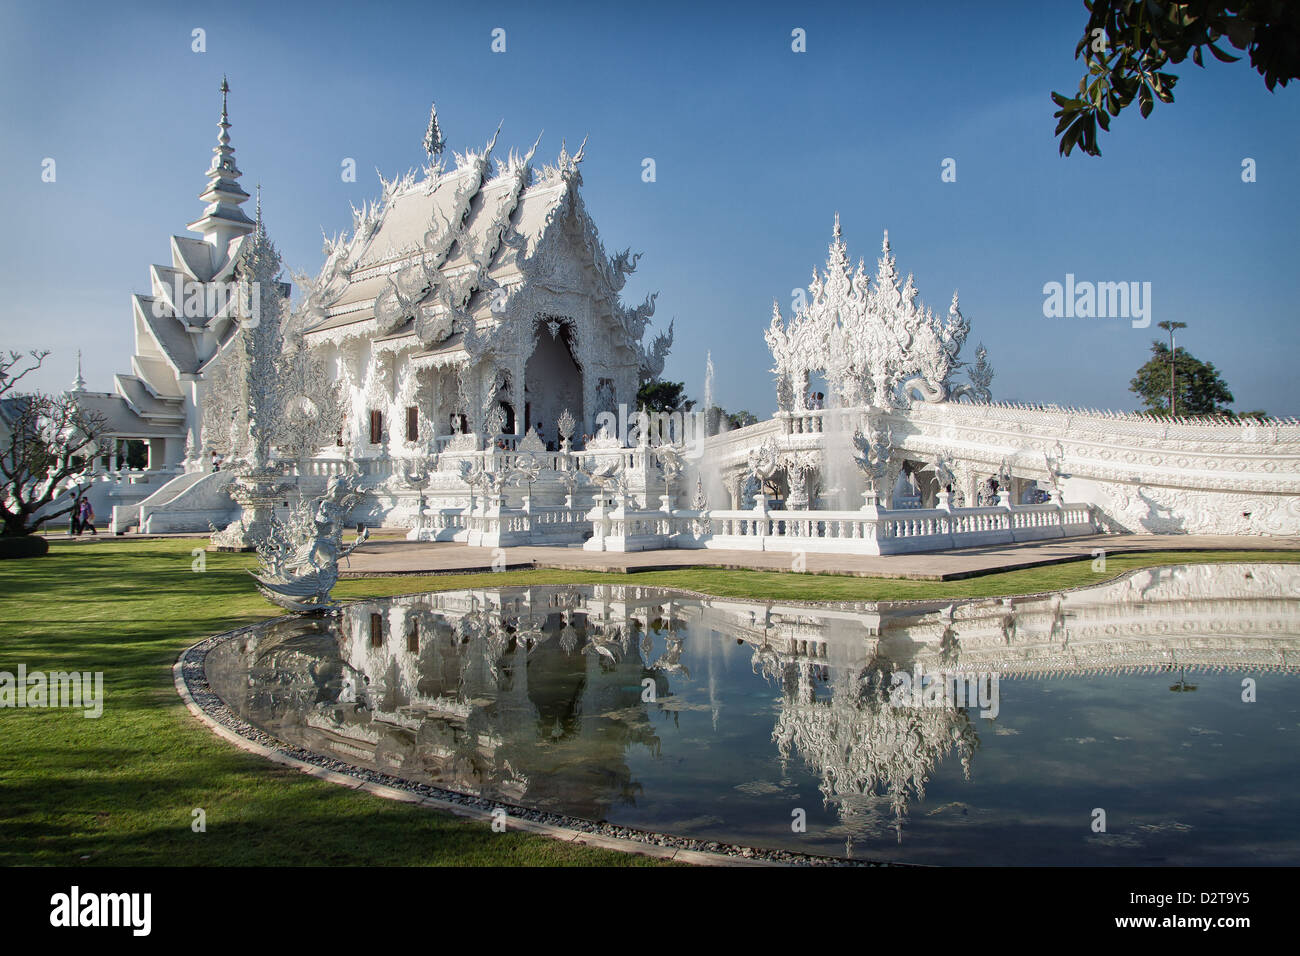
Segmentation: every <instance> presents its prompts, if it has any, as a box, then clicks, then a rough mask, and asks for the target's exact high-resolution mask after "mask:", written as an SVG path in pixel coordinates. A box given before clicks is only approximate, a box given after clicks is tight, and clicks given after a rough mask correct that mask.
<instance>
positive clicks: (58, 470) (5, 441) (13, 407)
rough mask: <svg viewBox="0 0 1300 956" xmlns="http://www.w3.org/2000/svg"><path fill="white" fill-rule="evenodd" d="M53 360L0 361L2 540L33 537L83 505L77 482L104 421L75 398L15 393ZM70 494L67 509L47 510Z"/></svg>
mask: <svg viewBox="0 0 1300 956" xmlns="http://www.w3.org/2000/svg"><path fill="white" fill-rule="evenodd" d="M49 354H50V353H49V352H48V351H32V352H29V353H28V354H27V355H23V354H22V353H21V352H10V353H8V355H7V356H0V418H2V420H0V522H2V524H3V526H2V527H0V536H20V535H29V534H33V533H34V532H36V531H37V530H38V529H39V528H40V527H41V525H43V524H45V522H47V521H51V520H53V519H55V518H58V517H61V516H63V515H66V514H67V513H68V512H70V511H71V510H72V509H73V508H74V507H75V506H76V505H77V504H78V503H79V499H80V497H81V489H80V487H78V485H77V482H76V480H75V479H76V477H77V476H79V475H80V474H81V472H82V471H83V470H84V469H85V466H86V459H87V457H88V456H89V455H90V453H91V452H92V451H94V450H95V442H96V439H97V438H99V436H100V435H101V434H102V433H103V431H104V428H105V422H104V418H103V416H102V415H100V414H98V413H97V412H88V411H86V410H85V409H83V408H81V407H80V405H78V403H77V401H76V398H75V396H74V395H72V394H67V393H65V394H62V395H46V394H43V393H41V392H26V393H19V392H17V391H16V388H17V385H18V383H19V382H20V381H21V380H22V379H23V378H24V377H26V376H27V375H29V374H31V373H32V372H34V371H36V370H37V369H38V368H40V367H41V364H42V363H43V362H44V361H45V357H46V356H47V355H49ZM69 491H70V492H72V494H71V496H70V498H69V500H68V502H67V503H66V504H65V505H63V506H61V507H58V508H53V509H50V508H47V506H48V505H50V504H51V503H52V502H54V501H55V500H56V499H58V498H59V497H60V496H61V495H63V494H64V492H69ZM38 512H39V514H38Z"/></svg>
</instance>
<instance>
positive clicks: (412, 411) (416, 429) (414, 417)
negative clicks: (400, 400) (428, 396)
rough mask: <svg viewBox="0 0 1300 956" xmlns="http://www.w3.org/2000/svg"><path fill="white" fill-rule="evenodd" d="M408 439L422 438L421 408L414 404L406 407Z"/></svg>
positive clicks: (417, 439) (416, 439)
mask: <svg viewBox="0 0 1300 956" xmlns="http://www.w3.org/2000/svg"><path fill="white" fill-rule="evenodd" d="M406 440H407V441H419V440H420V410H419V409H418V408H416V407H415V406H414V405H410V406H408V407H407V409H406Z"/></svg>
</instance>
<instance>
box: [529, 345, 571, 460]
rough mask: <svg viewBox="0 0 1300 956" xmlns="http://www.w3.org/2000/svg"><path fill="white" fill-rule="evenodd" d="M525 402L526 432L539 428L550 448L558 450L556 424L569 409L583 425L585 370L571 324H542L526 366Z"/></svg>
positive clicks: (558, 437) (558, 438)
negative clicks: (577, 355) (575, 353)
mask: <svg viewBox="0 0 1300 956" xmlns="http://www.w3.org/2000/svg"><path fill="white" fill-rule="evenodd" d="M524 399H525V404H524V428H525V429H526V430H530V431H531V430H532V429H533V428H534V427H536V428H537V430H538V433H539V434H540V435H541V437H542V440H543V441H544V442H546V443H547V445H548V446H555V447H558V443H559V440H560V436H559V431H558V429H557V427H556V423H557V422H558V421H559V420H560V415H561V414H562V413H563V412H564V411H565V410H566V409H567V410H568V411H569V413H570V414H572V415H573V418H574V420H575V421H577V422H581V421H582V418H583V408H582V369H581V368H579V367H578V363H577V361H576V360H575V359H574V357H573V342H572V334H571V331H570V327H569V326H568V325H567V324H565V325H558V324H556V325H552V324H550V323H546V322H542V323H539V325H538V328H537V332H536V338H535V340H534V343H533V354H532V355H530V356H529V357H528V361H527V363H525V365H524Z"/></svg>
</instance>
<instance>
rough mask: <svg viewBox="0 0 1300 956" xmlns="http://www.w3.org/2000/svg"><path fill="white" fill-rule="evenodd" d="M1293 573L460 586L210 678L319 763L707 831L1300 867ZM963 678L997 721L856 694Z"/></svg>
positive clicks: (283, 627)
mask: <svg viewBox="0 0 1300 956" xmlns="http://www.w3.org/2000/svg"><path fill="white" fill-rule="evenodd" d="M1297 581H1300V570H1295V571H1293V570H1290V569H1288V568H1286V567H1285V566H1270V567H1268V568H1262V567H1256V568H1253V569H1244V568H1242V567H1235V566H1222V567H1219V568H1205V567H1200V568H1182V569H1173V570H1172V571H1162V572H1159V573H1155V572H1138V573H1136V574H1134V575H1132V576H1130V577H1129V578H1126V579H1124V580H1123V581H1121V582H1117V583H1116V584H1113V585H1109V586H1107V587H1105V588H1102V589H1099V590H1096V591H1093V592H1071V593H1068V594H1066V595H1063V596H1062V595H1058V596H1053V597H1049V598H1046V599H1036V600H1023V601H1022V600H1016V601H1013V602H1005V601H977V602H968V603H965V604H960V605H957V606H956V607H955V608H953V607H950V608H947V609H944V608H938V607H932V608H919V609H918V608H916V607H915V606H913V607H902V606H898V605H895V606H892V607H874V606H872V607H868V606H864V607H862V608H860V609H850V610H834V611H832V610H826V611H819V610H816V609H810V608H796V607H790V606H780V605H772V604H758V603H754V602H743V601H716V600H715V601H709V602H705V603H704V604H701V603H700V602H698V601H694V600H690V599H679V598H672V600H671V601H670V600H669V597H670V596H669V595H667V594H666V593H665V592H654V591H646V590H643V589H639V588H632V587H606V586H600V587H596V588H577V589H556V588H534V589H527V590H523V589H503V590H501V591H481V592H456V593H449V594H443V595H426V596H415V597H409V598H398V599H392V600H387V601H375V602H369V603H366V604H362V605H357V606H354V607H353V608H351V609H349V610H348V611H347V613H346V614H345V616H344V617H343V619H342V621H341V622H335V623H333V624H331V625H328V626H327V625H322V624H320V623H308V622H301V621H297V622H295V621H289V622H282V623H280V624H278V625H276V626H275V627H273V628H270V629H267V630H265V631H263V632H262V635H261V636H260V637H257V638H254V639H252V640H250V641H248V642H245V643H241V642H237V641H232V642H229V643H227V644H226V645H223V646H222V647H220V648H218V649H217V650H215V651H214V652H213V653H212V654H211V655H210V657H209V676H210V679H211V680H212V683H213V686H214V688H215V689H216V690H217V691H218V693H220V694H221V695H222V696H223V698H225V699H226V700H227V701H228V702H233V704H234V706H235V709H236V710H238V711H239V712H241V713H242V714H244V715H245V716H246V717H248V718H249V719H250V720H251V721H252V722H253V723H255V724H257V725H259V726H262V727H263V728H265V729H267V730H269V731H270V732H272V733H275V734H276V735H278V736H280V737H282V738H283V739H286V740H289V741H292V742H294V743H298V744H301V745H303V746H306V747H308V748H309V749H312V750H314V751H317V752H320V753H326V754H332V755H334V756H337V757H339V758H341V759H345V760H349V761H351V762H354V763H357V764H360V765H365V766H374V767H379V768H381V769H384V770H386V771H388V772H390V773H394V774H396V775H399V776H404V777H407V778H409V779H413V780H419V781H425V782H432V783H437V784H442V785H445V786H449V787H453V788H455V789H462V790H466V791H469V792H475V793H483V794H485V795H488V796H493V797H497V798H499V799H502V800H506V801H508V802H513V803H520V804H523V805H527V806H537V807H542V808H546V809H551V810H556V811H559V812H566V813H571V814H574V815H578V816H584V817H590V818H595V819H604V820H608V821H609V822H612V823H618V824H626V825H630V826H636V827H641V828H646V829H653V830H663V831H667V832H672V833H675V834H679V835H682V836H689V837H696V838H699V839H702V840H723V841H733V842H740V843H750V844H754V845H759V846H771V847H782V848H788V849H793V850H800V851H804V852H813V853H822V854H836V855H839V854H843V853H845V852H846V848H849V847H851V852H852V853H853V855H855V856H858V857H863V858H874V859H891V860H903V861H915V862H924V863H975V864H979V863H1062V864H1080V863H1083V864H1088V863H1095V864H1106V863H1137V864H1141V863H1153V864H1154V863H1182V864H1190V863H1201V864H1231V863H1241V864H1251V863H1269V864H1279V863H1289V864H1295V863H1297V862H1300V823H1297V819H1298V818H1300V796H1298V795H1297V787H1296V783H1297V772H1296V767H1297V766H1298V765H1300V764H1298V760H1297V758H1300V703H1297V700H1296V698H1295V691H1296V689H1297V686H1298V685H1297V678H1296V674H1295V671H1294V670H1293V668H1295V666H1296V665H1297V664H1300V604H1298V602H1297V601H1296V599H1295V597H1294V596H1295V595H1296V594H1297V588H1296V583H1297ZM376 616H377V620H378V621H379V622H380V623H379V624H376V623H375V620H376ZM503 622H504V624H503ZM669 622H671V627H669V626H668V624H669ZM412 629H414V632H415V634H416V640H415V641H414V643H412V640H411V637H410V635H411V633H412ZM954 661H955V665H956V666H957V667H958V668H959V669H969V670H971V671H973V672H976V673H988V672H996V673H998V674H1000V675H1001V679H1000V682H999V691H1000V700H999V713H998V715H997V717H996V719H989V718H987V717H982V716H980V714H979V713H978V708H970V709H957V708H954V707H951V706H949V707H939V708H922V709H920V710H919V711H918V710H916V709H914V708H896V707H892V706H891V705H890V704H889V703H888V701H886V700H884V699H883V697H881V696H880V694H879V693H878V692H877V691H875V690H874V689H873V687H874V685H873V684H872V683H871V682H870V681H868V682H867V683H865V684H864V683H863V682H862V680H861V679H860V678H861V677H862V676H863V675H867V676H868V677H871V676H872V675H874V676H875V677H876V678H877V679H878V678H879V677H880V676H881V675H884V674H888V673H889V672H891V671H894V670H899V671H915V670H916V669H923V670H925V671H926V672H928V673H934V671H935V670H937V669H938V668H939V667H941V666H942V665H943V664H944V662H948V663H952V662H954ZM250 664H251V666H252V672H251V674H250V672H249V668H250ZM1184 667H1186V668H1187V669H1186V670H1184V669H1183V668H1184ZM1243 677H1251V678H1253V679H1254V680H1255V681H1256V685H1257V686H1256V694H1257V697H1258V701H1257V702H1256V703H1244V702H1243V701H1242V679H1243ZM250 678H251V679H250ZM647 679H649V680H651V681H652V682H653V683H654V686H655V692H656V700H654V701H645V700H643V687H644V685H643V681H645V680H647ZM1171 688H1177V690H1173V689H1171ZM358 701H359V702H360V704H358ZM783 752H784V753H785V754H786V757H785V759H782V753H783ZM966 769H968V770H969V774H967V773H966V772H965V770H966ZM863 790H865V791H867V792H859V791H863ZM824 792H825V793H828V794H830V797H831V799H830V800H829V801H828V800H826V799H825V797H824ZM1098 807H1100V808H1103V809H1104V810H1105V811H1106V815H1107V831H1108V832H1106V833H1093V832H1092V829H1091V823H1092V820H1093V810H1094V808H1098ZM797 809H802V810H803V811H804V812H805V813H806V819H807V824H806V832H803V833H798V832H793V830H792V819H793V818H792V812H793V811H795V810H797Z"/></svg>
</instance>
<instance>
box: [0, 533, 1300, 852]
mask: <svg viewBox="0 0 1300 956" xmlns="http://www.w3.org/2000/svg"><path fill="white" fill-rule="evenodd" d="M200 543H201V542H198V541H191V540H179V539H170V540H148V541H125V540H111V539H110V540H104V541H98V542H95V543H93V544H72V543H61V542H58V541H57V540H56V541H55V543H54V544H53V546H52V548H51V551H50V555H49V556H48V557H46V558H40V559H31V560H24V561H3V562H0V671H8V672H10V673H13V672H16V670H17V668H18V665H19V664H20V663H23V664H26V665H27V668H28V669H29V670H79V671H103V672H104V683H105V692H106V702H105V709H104V715H103V716H102V717H101V718H100V719H98V720H88V719H86V718H84V717H82V716H81V714H80V712H79V711H72V710H58V709H48V710H16V709H7V708H6V709H0V743H2V754H3V756H2V759H0V864H4V865H15V864H25V863H40V864H78V863H85V864H88V865H89V864H102V865H128V866H136V865H157V864H185V865H233V864H249V865H261V864H334V865H339V864H352V865H363V864H390V865H410V864H457V865H481V864H506V865H511V864H530V865H532V864H541V865H566V864H567V865H609V864H617V865H647V864H651V863H652V861H650V860H649V859H647V858H645V857H641V856H629V855H624V854H619V853H613V852H607V851H600V850H592V849H586V848H581V847H574V846H569V845H567V844H564V843H560V842H557V841H552V840H548V839H546V838H543V837H535V836H530V835H526V834H520V833H505V834H495V833H492V832H491V830H490V828H489V827H487V826H486V825H484V824H478V823H472V822H466V821H462V820H458V819H455V818H453V817H450V816H447V815H443V814H440V813H436V812H432V811H429V810H426V809H421V808H417V807H411V806H407V805H405V804H398V803H395V802H393V801H389V800H382V799H379V798H376V797H372V796H369V795H365V794H359V793H355V792H353V791H351V790H348V789H345V788H342V787H338V786H336V785H333V784H328V783H323V782H320V781H316V780H313V779H312V778H309V777H307V776H305V775H303V774H300V773H298V772H296V771H293V770H288V769H283V768H278V767H276V766H274V765H272V764H270V763H268V762H267V761H265V760H263V759H262V758H260V757H256V756H253V755H250V754H246V753H244V752H242V751H239V750H236V749H235V748H234V747H232V746H230V745H229V744H227V743H225V742H223V741H221V740H220V739H218V738H217V737H215V736H213V735H212V734H211V733H210V732H209V731H208V730H207V729H206V728H204V727H203V726H201V725H200V724H199V723H198V722H196V721H195V720H194V719H193V717H191V716H190V714H189V712H188V711H186V710H185V708H184V706H183V705H182V704H181V702H180V700H179V699H178V698H177V696H176V692H175V690H174V688H173V687H172V679H171V666H172V663H173V662H174V661H175V659H176V656H177V654H178V653H179V652H180V651H181V650H182V649H183V648H185V647H187V646H188V645H190V644H192V643H194V642H195V641H197V640H198V639H199V638H201V637H203V636H206V635H208V634H213V633H217V632H219V631H225V630H229V629H231V628H233V627H237V626H239V625H242V624H247V623H250V622H253V621H255V620H258V619H260V618H264V617H268V616H271V615H272V614H273V613H274V612H275V609H274V608H272V607H271V606H270V605H268V604H267V603H266V602H265V601H264V600H263V599H262V598H261V597H260V596H259V595H258V594H257V592H256V591H255V590H254V589H253V586H252V580H251V578H249V576H248V575H247V574H246V573H245V569H246V568H249V567H252V566H253V564H254V560H253V558H252V557H251V556H249V555H236V554H220V553H205V556H204V557H205V560H206V571H205V572H203V573H201V574H200V573H195V572H194V571H193V570H192V569H191V561H192V558H191V554H190V550H191V548H194V547H196V546H197V545H198V544H200ZM1208 561H1300V554H1298V553H1295V552H1260V551H1252V552H1218V553H1177V552H1167V553H1161V554H1146V555H1134V556H1119V557H1113V558H1111V559H1110V560H1109V561H1108V562H1107V569H1106V572H1105V574H1098V573H1094V572H1093V571H1092V569H1091V562H1090V561H1088V560H1084V561H1080V562H1074V563H1071V564H1064V565H1054V566H1051V567H1046V568H1039V569H1030V570H1025V571H1015V572H1010V573H1006V574H994V575H987V576H984V577H978V578H972V579H968V580H964V581H953V582H943V583H939V582H926V581H901V580H888V579H877V578H850V577H836V576H831V575H811V574H809V575H794V574H776V573H772V572H749V571H723V570H715V569H690V570H682V571H661V572H648V573H644V574H637V575H630V576H625V575H621V574H620V575H608V576H606V575H601V574H599V573H574V572H563V571H519V572H507V573H502V574H478V575H444V576H427V577H389V578H372V579H365V580H347V581H344V582H342V583H341V584H340V585H339V587H338V588H337V589H336V590H335V596H336V597H338V598H341V599H358V598H362V597H369V596H380V595H388V594H399V593H409V592H413V591H427V590H442V589H448V588H463V587H481V586H502V585H507V584H557V583H584V582H594V581H601V582H606V583H617V584H638V585H651V584H658V585H664V586H669V587H683V588H688V589H691V590H696V591H705V592H708V593H711V594H717V595H721V596H733V597H761V598H772V599H782V600H885V599H890V600H893V599H907V598H949V597H952V598H956V597H984V596H995V595H1003V594H1013V593H1024V592H1033V591H1042V590H1051V589H1056V588H1063V587H1075V586H1079V585H1085V584H1089V583H1094V582H1096V581H1098V580H1102V579H1104V578H1109V577H1113V576H1115V575H1116V574H1118V573H1121V572H1123V571H1125V570H1128V569H1131V568H1134V567H1142V566H1148V565H1154V564H1174V563H1192V562H1208ZM196 807H201V808H203V809H204V810H205V811H206V813H207V832H206V833H193V832H192V831H191V829H190V821H191V812H192V810H193V809H194V808H196Z"/></svg>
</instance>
